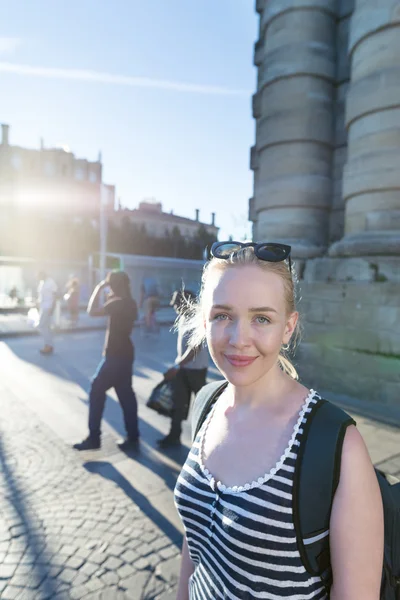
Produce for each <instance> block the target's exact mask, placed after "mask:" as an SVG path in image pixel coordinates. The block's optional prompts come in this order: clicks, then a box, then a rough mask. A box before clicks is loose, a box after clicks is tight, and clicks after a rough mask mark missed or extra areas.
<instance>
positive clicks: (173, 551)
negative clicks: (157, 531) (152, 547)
mask: <svg viewBox="0 0 400 600" xmlns="http://www.w3.org/2000/svg"><path fill="white" fill-rule="evenodd" d="M177 553H178V551H177V548H176V546H169V547H168V548H163V549H162V550H160V551H159V553H158V554H159V555H160V556H161V558H163V559H167V558H171V557H172V556H176V555H177Z"/></svg>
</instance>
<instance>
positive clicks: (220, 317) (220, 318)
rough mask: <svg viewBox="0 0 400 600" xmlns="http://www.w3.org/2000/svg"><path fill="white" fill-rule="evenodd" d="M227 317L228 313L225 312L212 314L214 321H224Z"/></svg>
mask: <svg viewBox="0 0 400 600" xmlns="http://www.w3.org/2000/svg"><path fill="white" fill-rule="evenodd" d="M227 318H228V315H226V314H225V313H220V314H218V315H215V316H214V321H226V319H227Z"/></svg>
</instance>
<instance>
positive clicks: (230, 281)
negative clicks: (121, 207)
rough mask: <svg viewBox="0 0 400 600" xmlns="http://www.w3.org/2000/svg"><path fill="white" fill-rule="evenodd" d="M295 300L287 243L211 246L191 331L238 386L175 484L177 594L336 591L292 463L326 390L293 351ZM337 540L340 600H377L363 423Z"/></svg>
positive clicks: (353, 440) (180, 599)
mask: <svg viewBox="0 0 400 600" xmlns="http://www.w3.org/2000/svg"><path fill="white" fill-rule="evenodd" d="M286 259H288V260H286ZM287 263H289V264H287ZM295 297H296V295H295V285H294V273H293V272H292V268H291V264H290V247H289V246H283V245H280V244H241V243H238V242H217V243H216V244H214V245H213V247H212V258H211V260H210V261H209V262H208V263H207V265H206V266H205V268H204V272H203V279H202V289H201V292H200V296H199V302H198V304H197V305H196V306H194V307H193V308H192V312H191V315H190V316H189V317H186V327H187V328H188V329H190V330H192V338H191V343H192V344H193V345H194V346H197V345H198V344H199V343H200V342H201V341H202V340H203V341H204V340H205V339H206V341H207V344H208V348H209V351H210V353H211V356H212V358H213V360H214V362H215V364H216V365H217V367H218V369H219V370H220V372H221V373H222V375H223V376H224V377H225V379H226V380H227V382H228V385H227V387H226V388H225V389H224V390H223V391H222V393H221V395H220V396H219V398H218V400H217V402H216V403H215V405H214V407H213V408H212V409H211V411H210V413H209V414H208V416H207V418H206V420H205V422H204V423H203V426H202V427H201V429H200V431H199V433H198V435H197V437H196V439H195V441H194V443H193V446H192V449H191V451H190V453H189V456H188V458H187V461H186V463H185V465H184V466H183V469H182V472H181V474H180V476H179V479H178V482H177V485H176V489H175V500H176V505H177V508H178V511H179V513H180V516H181V518H182V521H183V524H184V527H185V532H186V535H185V540H184V544H183V552H182V566H181V576H180V583H179V589H178V596H177V600H188V599H190V600H216V599H218V598H229V599H236V598H246V599H251V598H258V599H265V600H278V599H283V598H285V599H291V600H312V599H318V600H322V599H326V598H327V597H328V595H327V592H326V590H325V587H324V585H323V583H322V580H321V579H320V578H319V577H313V576H312V575H311V574H310V573H308V572H307V570H306V568H305V567H304V565H303V562H302V559H301V555H300V553H299V550H298V547H297V544H296V537H295V534H294V523H293V510H292V508H293V496H292V492H293V473H294V465H295V463H296V458H297V455H298V452H299V448H301V445H302V444H304V442H305V440H304V437H303V435H302V434H303V426H304V424H305V423H306V421H307V419H308V418H310V414H312V411H313V407H314V405H315V404H316V402H317V400H318V398H319V396H318V394H317V392H315V391H313V390H309V389H307V388H306V387H305V386H303V385H302V384H301V383H299V381H297V373H296V371H295V369H294V367H293V366H292V364H291V363H290V362H289V360H288V359H287V358H286V357H285V356H284V353H285V352H284V349H287V348H288V346H289V345H290V344H291V343H294V342H295V340H296V337H297V335H298V330H299V314H298V312H297V310H296V305H295ZM329 540H330V542H329V543H330V552H331V566H332V575H333V584H332V587H331V590H330V596H329V597H330V600H361V599H362V600H378V599H379V590H380V583H381V574H382V559H383V510H382V501H381V495H380V490H379V486H378V483H377V479H376V476H375V473H374V470H373V466H372V464H371V460H370V458H369V455H368V452H367V449H366V447H365V444H364V442H363V439H362V437H361V436H360V434H359V432H358V431H357V429H356V428H355V427H354V426H350V427H349V428H348V429H347V431H346V435H345V440H344V443H343V451H342V462H341V471H340V482H339V486H338V488H337V491H336V494H335V497H334V501H333V509H332V514H331V518H330V535H329Z"/></svg>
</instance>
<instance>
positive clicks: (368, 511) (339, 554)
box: [330, 426, 384, 600]
mask: <svg viewBox="0 0 400 600" xmlns="http://www.w3.org/2000/svg"><path fill="white" fill-rule="evenodd" d="M383 528H384V524H383V507H382V497H381V492H380V488H379V484H378V480H377V477H376V475H375V472H374V468H373V466H372V463H371V459H370V457H369V454H368V450H367V448H366V446H365V443H364V440H363V439H362V437H361V435H360V433H359V432H358V430H357V429H356V428H355V427H354V426H351V427H349V428H348V429H347V432H346V435H345V439H344V442H343V451H342V463H341V469H340V482H339V485H338V488H337V491H336V494H335V498H334V501H333V507H332V514H331V521H330V549H331V563H332V572H333V585H332V590H331V595H330V598H331V600H358V599H360V600H361V599H362V600H379V591H380V584H381V577H382V564H383Z"/></svg>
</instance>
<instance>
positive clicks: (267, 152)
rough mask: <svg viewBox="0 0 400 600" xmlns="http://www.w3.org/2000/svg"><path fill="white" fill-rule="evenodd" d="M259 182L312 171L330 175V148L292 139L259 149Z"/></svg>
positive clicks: (306, 173) (317, 173)
mask: <svg viewBox="0 0 400 600" xmlns="http://www.w3.org/2000/svg"><path fill="white" fill-rule="evenodd" d="M258 156H259V159H258V166H259V180H258V181H259V182H263V181H266V180H269V179H276V178H280V177H286V176H288V177H291V176H293V175H308V174H310V173H313V174H315V175H321V176H323V177H329V178H330V177H331V172H332V150H331V149H330V148H329V147H328V146H324V145H322V144H321V145H320V144H316V143H313V142H311V141H309V142H302V141H293V142H288V143H287V144H278V145H274V146H271V147H266V148H264V149H263V150H260V151H259V154H258Z"/></svg>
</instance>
